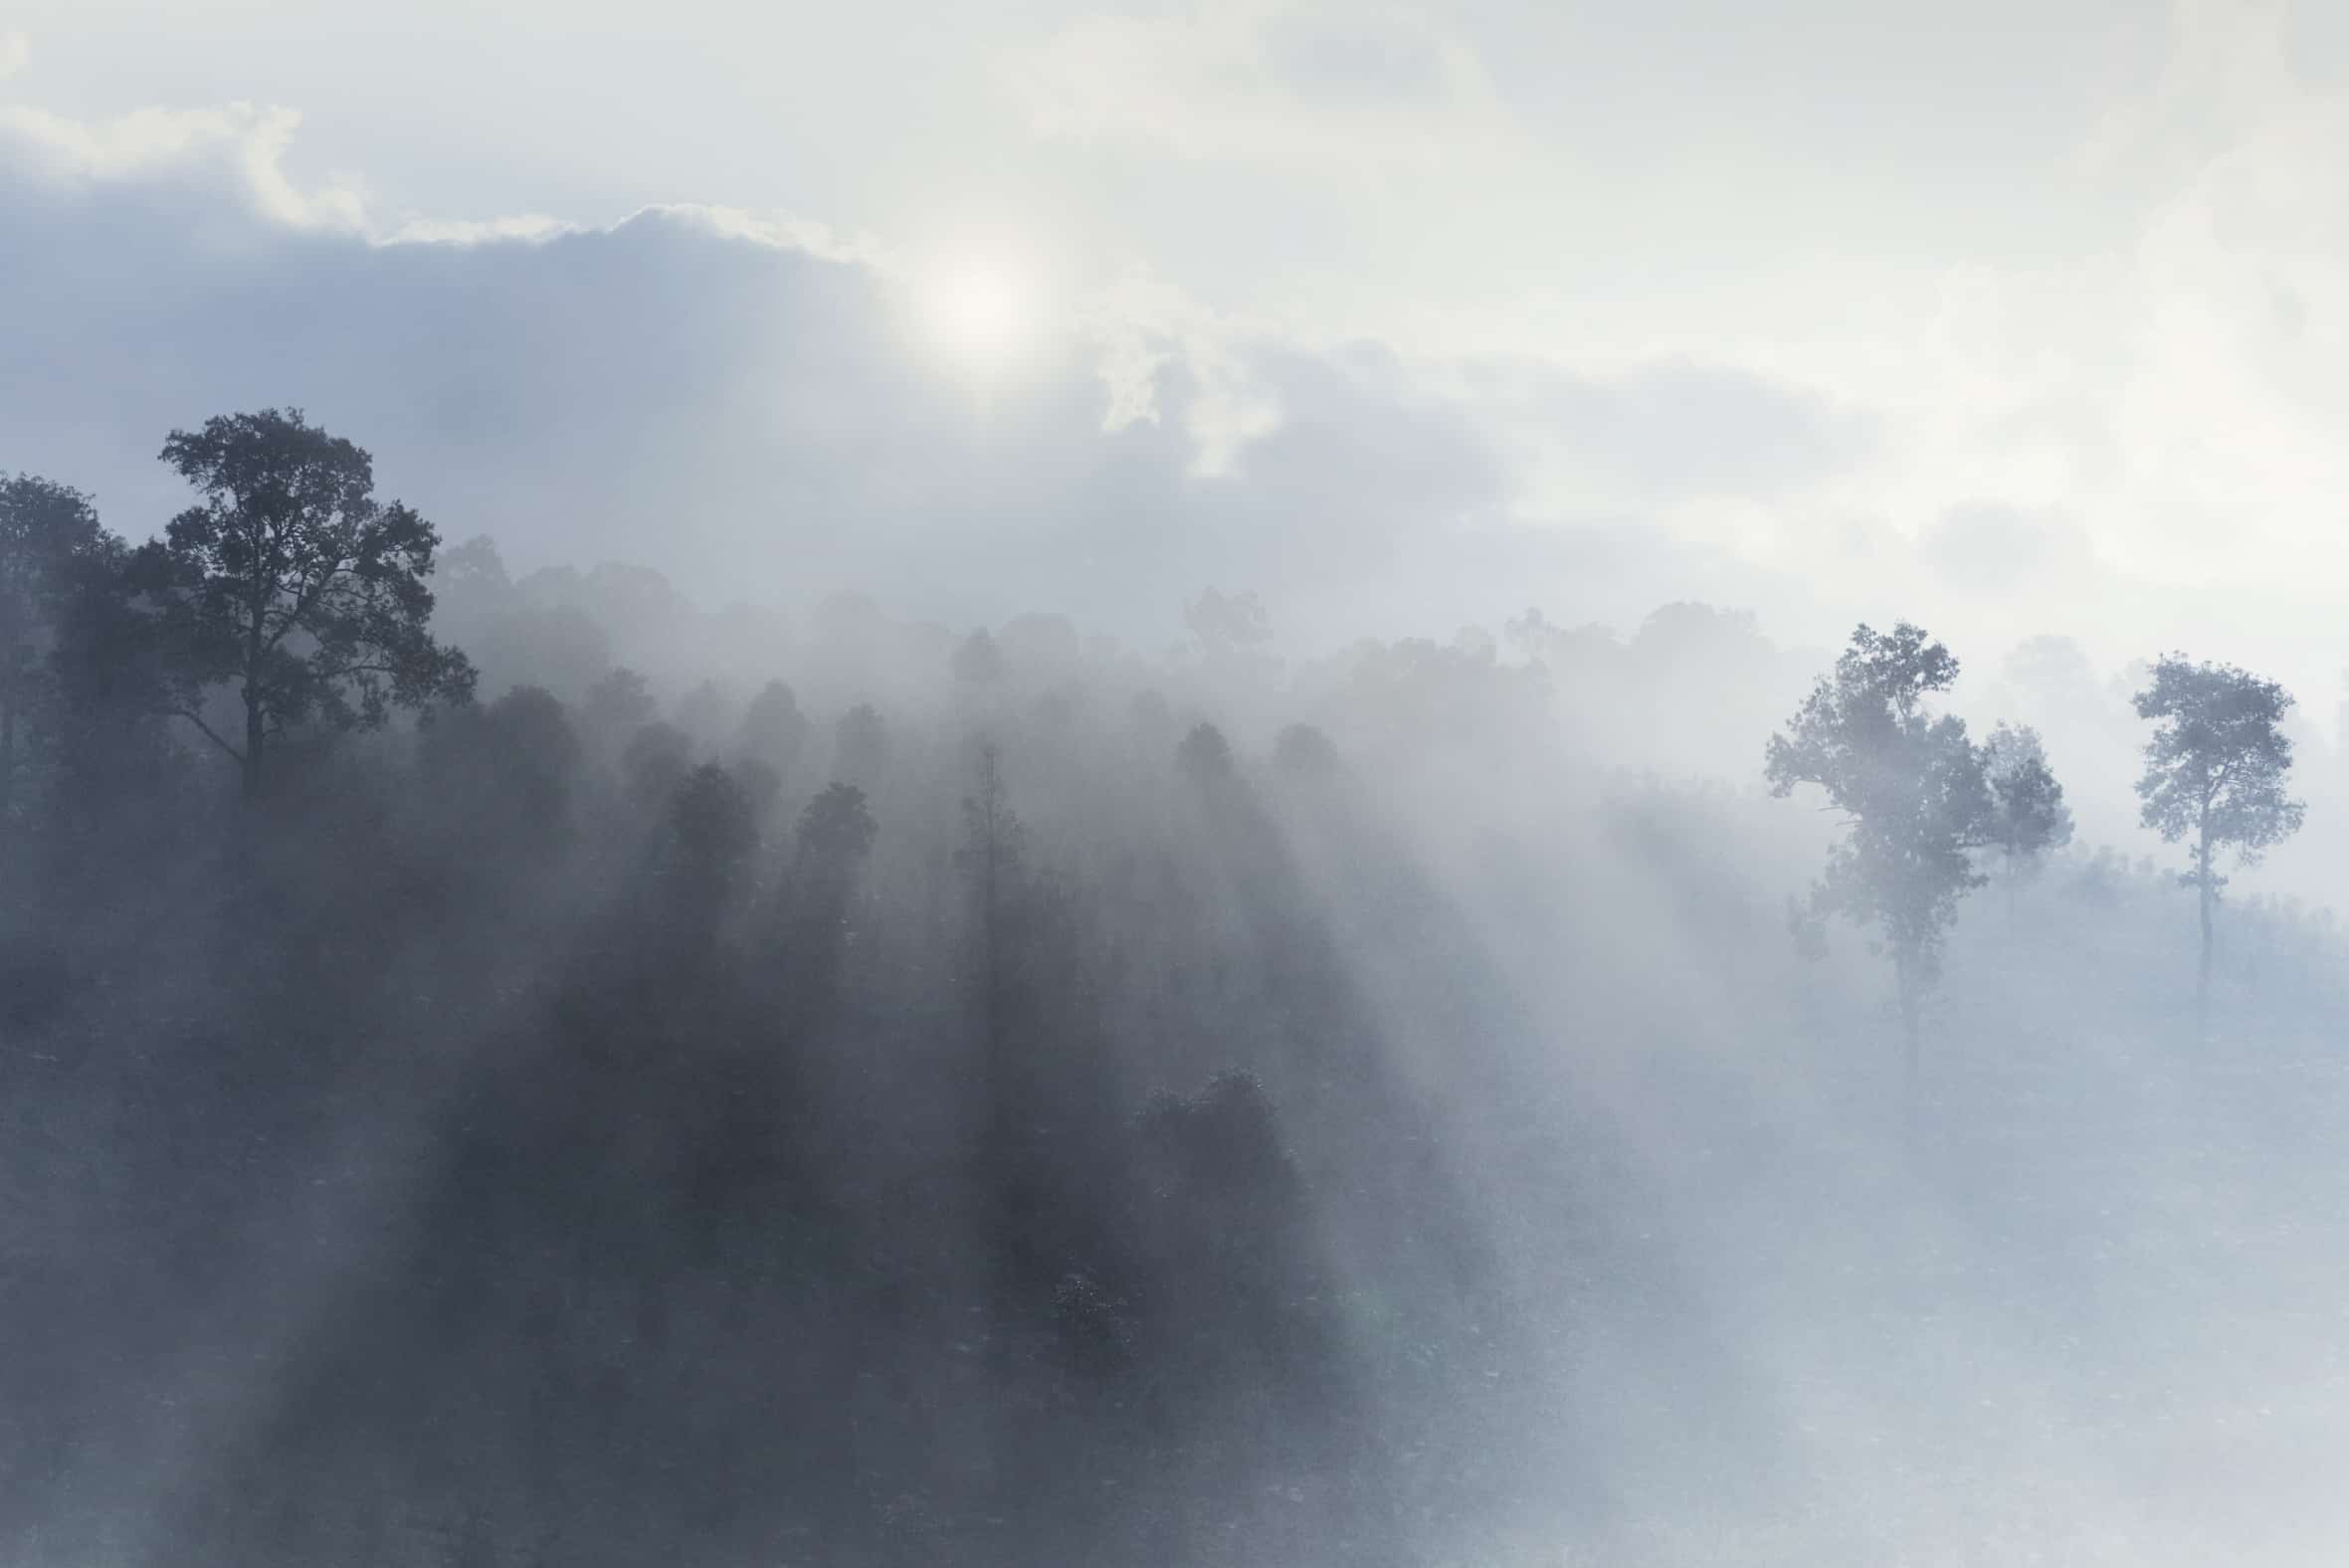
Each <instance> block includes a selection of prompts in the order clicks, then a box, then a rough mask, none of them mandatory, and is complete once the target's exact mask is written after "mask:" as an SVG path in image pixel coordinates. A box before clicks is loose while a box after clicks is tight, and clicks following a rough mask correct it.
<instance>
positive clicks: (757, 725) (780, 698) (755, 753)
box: [735, 681, 808, 773]
mask: <svg viewBox="0 0 2349 1568" xmlns="http://www.w3.org/2000/svg"><path fill="white" fill-rule="evenodd" d="M807 738H808V721H807V718H806V716H805V715H804V714H802V713H801V712H800V710H799V698H798V697H796V696H794V695H793V694H792V691H791V687H789V686H785V685H784V684H783V683H782V682H780V681H769V682H768V683H767V684H766V685H765V686H761V687H760V688H759V692H758V695H756V696H754V697H752V698H751V699H750V707H749V710H748V711H746V712H745V713H744V714H743V715H742V728H741V731H740V733H739V734H738V735H737V736H736V738H735V745H736V748H737V749H738V750H740V752H741V753H742V755H744V756H745V757H749V758H751V759H752V760H753V761H757V762H763V763H765V764H766V765H767V766H768V767H771V768H773V769H775V770H776V772H778V773H788V772H789V771H791V765H792V763H793V762H795V761H797V760H798V758H799V753H800V748H801V747H802V746H804V745H806V744H807Z"/></svg>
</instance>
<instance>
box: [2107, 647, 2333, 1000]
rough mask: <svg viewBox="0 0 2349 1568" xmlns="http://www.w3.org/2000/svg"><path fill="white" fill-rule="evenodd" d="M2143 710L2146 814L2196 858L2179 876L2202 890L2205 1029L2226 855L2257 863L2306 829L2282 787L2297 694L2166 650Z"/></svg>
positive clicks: (2200, 986)
mask: <svg viewBox="0 0 2349 1568" xmlns="http://www.w3.org/2000/svg"><path fill="white" fill-rule="evenodd" d="M2133 700H2134V702H2135V704H2136V708H2137V716H2138V717H2139V718H2146V719H2151V720H2153V722H2154V731H2153V738H2152V739H2151V740H2149V741H2147V742H2146V743H2145V772H2144V775H2143V776H2142V777H2140V778H2139V779H2138V780H2137V799H2138V801H2139V803H2140V804H2139V809H2138V818H2139V820H2140V821H2142V822H2143V823H2144V825H2145V826H2146V827H2148V828H2151V829H2153V830H2154V831H2155V832H2156V833H2158V834H2160V835H2161V836H2162V841H2163V842H2164V843H2166V844H2176V843H2178V842H2180V841H2181V840H2183V841H2185V843H2186V844H2187V845H2188V846H2189V847H2190V852H2191V854H2192V856H2193V862H2192V864H2191V865H2190V866H2189V867H2188V868H2187V869H2186V870H2185V871H2184V872H2182V873H2180V874H2179V879H2178V880H2179V881H2180V882H2183V883H2184V884H2185V885H2186V886H2189V887H2192V888H2193V889H2194V890H2195V903H2196V908H2197V910H2198V912H2199V913H2200V915H2201V918H2202V952H2201V958H2200V961H2199V963H2198V964H2197V966H2196V969H2195V983H2194V1011H2195V1020H2196V1024H2197V1027H2198V1028H2200V1027H2203V1026H2206V1025H2207V1024H2208V1022H2209V1017H2210V1001H2211V945H2212V918H2213V915H2214V913H2215V911H2216V909H2217V907H2218V902H2219V893H2220V889H2222V888H2223V887H2225V886H2226V885H2227V878H2226V877H2224V876H2222V875H2221V874H2220V872H2219V869H2218V861H2219V857H2220V856H2221V855H2223V854H2225V853H2226V852H2228V851H2230V850H2232V851H2233V852H2234V853H2235V859H2236V864H2237V865H2239V866H2255V865H2257V864H2258V862H2259V858H2260V856H2261V855H2262V854H2263V853H2264V852H2265V851H2266V850H2267V849H2268V848H2269V847H2270V846H2272V845H2275V844H2278V843H2280V842H2282V841H2283V840H2284V839H2287V838H2289V837H2290V836H2291V835H2292V834H2294V833H2296V832H2298V831H2299V828H2300V823H2301V820H2302V819H2303V818H2304V817H2305V816H2306V814H2307V808H2306V806H2305V805H2304V804H2303V803H2302V802H2300V801H2296V800H2293V799H2291V798H2290V797H2289V796H2288V795H2286V794H2285V793H2284V776H2285V775H2286V774H2287V773H2289V772H2290V771H2291V766H2292V742H2291V740H2290V738H2289V737H2288V736H2286V735H2285V734H2284V732H2283V718H2284V715H2285V714H2286V713H2288V712H2290V711H2291V707H2292V697H2291V693H2290V692H2288V691H2286V690H2284V688H2283V687H2282V686H2278V685H2277V684H2276V683H2274V682H2272V681H2262V680H2260V679H2259V678H2258V677H2256V676H2253V675H2251V674H2250V673H2249V672H2247V671H2244V670H2240V669H2238V668H2236V667H2235V666H2233V665H2214V664H2208V663H2205V664H2196V663H2193V662H2192V661H2190V660H2188V659H2187V658H2186V657H2185V656H2184V655H2183V654H2168V655H2164V656H2163V657H2162V658H2161V659H2160V660H2159V661H2158V662H2156V663H2155V665H2154V667H2153V677H2152V680H2151V682H2150V683H2149V684H2148V685H2147V686H2145V688H2144V689H2143V690H2141V691H2139V692H2137V693H2136V695H2135V697H2134V698H2133Z"/></svg>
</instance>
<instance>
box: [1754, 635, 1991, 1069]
mask: <svg viewBox="0 0 2349 1568" xmlns="http://www.w3.org/2000/svg"><path fill="white" fill-rule="evenodd" d="M1957 674H1958V662H1957V659H1956V656H1954V655H1953V654H1951V653H1950V651H1949V650H1948V649H1947V648H1945V647H1943V646H1942V645H1941V644H1939V643H1936V642H1932V641H1930V640H1929V639H1928V638H1927V636H1926V634H1925V633H1924V631H1923V630H1921V629H1920V628H1918V627H1915V626H1911V625H1909V624H1908V623H1906V622H1902V623H1900V624H1899V625H1898V626H1895V627H1894V628H1893V629H1892V630H1891V631H1890V632H1889V633H1879V632H1877V631H1875V630H1873V629H1872V628H1870V627H1867V626H1861V627H1860V628H1859V629H1858V630H1857V631H1855V632H1854V633H1853V634H1852V642H1851V645H1850V646H1849V647H1848V648H1846V649H1845V651H1844V653H1843V656H1842V657H1841V658H1839V659H1838V660H1837V661H1836V666H1835V669H1834V671H1833V672H1832V673H1830V674H1829V675H1826V676H1822V677H1821V678H1820V680H1819V682H1818V684H1817V685H1816V686H1814V687H1813V688H1812V691H1811V694H1810V695H1809V696H1808V697H1806V698H1804V700H1803V705H1802V706H1801V707H1800V708H1798V709H1797V710H1796V712H1795V715H1794V718H1793V720H1792V721H1791V722H1790V723H1789V725H1788V727H1787V730H1786V732H1785V733H1783V734H1777V735H1773V736H1771V737H1770V746H1769V752H1768V756H1767V761H1766V766H1765V776H1766V777H1767V778H1768V780H1769V783H1770V793H1771V794H1773V795H1777V796H1782V797H1783V796H1786V795H1790V794H1792V793H1793V792H1794V790H1795V788H1796V787H1797V786H1798V785H1812V786H1815V787H1817V788H1818V789H1820V790H1822V791H1824V792H1825V793H1826V795H1827V799H1828V804H1829V807H1830V808H1831V809H1832V810H1834V811H1836V812H1838V813H1840V814H1841V815H1842V817H1843V819H1844V837H1843V839H1842V842H1840V843H1838V844H1837V845H1835V846H1834V847H1833V848H1832V849H1831V850H1830V851H1829V852H1828V861H1827V871H1826V874H1825V875H1824V876H1823V877H1822V878H1821V879H1820V880H1819V882H1817V883H1816V884H1815V885H1814V886H1813V887H1812V889H1811V897H1810V905H1809V917H1810V918H1811V919H1812V920H1813V921H1820V920H1824V919H1825V918H1826V917H1827V916H1829V915H1841V916H1843V917H1844V918H1846V919H1848V920H1851V921H1853V922H1855V923H1857V924H1860V925H1870V926H1874V927H1875V928H1876V929H1877V930H1878V931H1880V932H1881V933H1882V937H1883V943H1884V947H1885V949H1886V950H1887V951H1888V953H1889V954H1890V957H1891V959H1892V973H1893V979H1894V982H1895V985H1896V987H1897V990H1898V994H1899V1002H1900V1025H1901V1032H1902V1035H1903V1037H1904V1039H1905V1041H1906V1044H1907V1072H1908V1079H1909V1086H1910V1089H1911V1091H1912V1092H1913V1090H1914V1087H1915V1080H1916V1065H1917V1026H1918V1013H1919V1009H1920V1007H1921V1006H1922V1003H1923V999H1924V995H1925V992H1926V991H1927V990H1928V989H1929V988H1930V987H1931V986H1932V984H1933V982H1934V981H1935V980H1936V979H1937V978H1938V977H1939V973H1940V959H1941V948H1942V944H1943V942H1944V940H1945V939H1946V937H1947V935H1948V931H1949V928H1950V926H1952V925H1953V924H1955V923H1956V921H1957V909H1958V901H1959V900H1960V899H1961V898H1963V897H1964V896H1965V895H1966V893H1967V892H1968V891H1970V890H1972V889H1973V888H1975V887H1977V886H1980V885H1981V883H1982V882H1983V878H1982V876H1981V875H1980V874H1979V873H1978V872H1976V871H1975V869H1974V862H1973V854H1972V852H1973V851H1974V850H1976V849H1978V848H1980V847H1982V846H1983V845H1985V844H1986V843H1988V842H1989V835H1990V831H1991V822H1992V815H1993V811H1994V806H1993V802H1992V798H1991V791H1990V784H1989V780H1988V779H1987V778H1986V777H1985V775H1984V770H1983V756H1982V752H1981V751H1980V749H1979V748H1977V747H1976V746H1975V745H1974V743H1973V742H1972V741H1970V740H1968V739H1967V738H1966V725H1965V720H1963V719H1961V718H1958V717H1955V716H1954V715H1951V714H1946V713H1945V714H1938V715H1936V714H1935V713H1933V712H1932V711H1931V710H1930V709H1929V708H1928V707H1927V705H1926V702H1925V699H1926V698H1927V697H1928V696H1931V695H1933V694H1934V693H1936V692H1942V691H1946V690H1948V689H1949V687H1950V685H1951V683H1952V682H1954V681H1956V679H1957Z"/></svg>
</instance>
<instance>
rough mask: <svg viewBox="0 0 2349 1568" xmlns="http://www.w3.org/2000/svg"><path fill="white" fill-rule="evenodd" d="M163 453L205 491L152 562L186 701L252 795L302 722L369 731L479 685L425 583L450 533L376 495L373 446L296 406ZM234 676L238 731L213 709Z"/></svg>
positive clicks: (229, 418)
mask: <svg viewBox="0 0 2349 1568" xmlns="http://www.w3.org/2000/svg"><path fill="white" fill-rule="evenodd" d="M162 458H163V461H164V462H165V463H168V464H169V465H171V467H172V468H173V469H175V470H177V471H178V473H179V475H180V477H181V478H183V479H185V480H186V481H187V482H188V483H189V484H190V485H193V486H194V487H195V488H196V490H198V491H199V492H200V493H201V495H202V496H203V499H202V500H201V502H199V503H198V504H197V505H194V506H191V507H189V508H188V509H187V510H185V511H183V512H181V513H180V514H179V515H178V516H176V517H174V518H173V519H172V520H171V522H170V525H169V527H168V528H167V529H166V530H165V534H164V537H163V539H162V540H161V541H159V542H158V543H157V544H156V545H153V546H150V547H149V551H148V552H147V554H146V558H145V566H146V569H147V575H146V577H145V580H144V584H143V585H144V586H147V587H149V588H150V589H151V590H152V591H154V592H155V593H156V594H157V596H158V597H159V599H160V601H161V603H162V605H163V622H164V625H165V627H166V628H167V631H168V636H169V642H170V646H171V649H172V652H173V657H174V670H173V682H172V687H173V707H174V710H175V711H176V712H177V713H178V714H179V715H180V716H182V717H184V718H186V719H188V720H189V721H190V722H191V723H193V724H194V725H195V726H196V728H197V729H199V730H200V731H202V733H203V734H204V736H205V737H206V738H207V739H209V740H211V741H212V742H213V743H214V744H215V745H217V746H218V747H219V748H220V749H221V750H222V751H224V752H226V753H227V754H228V755H229V756H230V757H232V758H234V759H235V760H236V762H237V764H238V767H239V769H240V771H241V773H242V775H243V780H244V787H245V793H246V795H247V796H248V797H250V796H252V795H254V794H256V793H258V792H259V790H260V788H261V785H262V781H263V778H264V773H265V761H266V758H267V755H268V752H269V748H270V745H271V743H272V742H273V741H275V740H276V739H277V738H278V737H279V736H280V735H282V734H284V733H285V732H286V730H287V729H289V728H291V727H292V726H294V725H296V724H304V723H318V724H323V725H325V726H327V727H329V728H334V729H350V728H372V727H375V726H377V725H380V724H381V723H382V722H383V721H384V719H385V718H386V717H387V716H388V713H389V710H390V709H391V708H392V707H393V706H402V707H421V706H424V705H425V704H428V703H431V702H436V701H463V700H466V699H467V698H469V697H470V696H471V695H472V692H473V685H474V671H473V667H472V665H471V664H470V663H468V661H467V660H466V658H465V656H464V655H463V654H461V653H459V652H457V651H456V650H454V649H444V648H442V647H441V646H440V645H439V644H438V643H436V642H435V641H434V640H433V636H432V632H431V630H430V622H431V619H432V608H433V596H432V590H431V589H430V588H429V587H427V586H426V585H425V579H426V578H428V577H430V576H431V575H432V569H433V552H434V550H435V549H436V548H437V547H438V546H439V544H440V535H439V533H438V532H437V531H436V530H435V529H434V528H433V525H432V524H431V523H429V522H427V521H425V520H424V518H423V517H421V516H419V515H417V513H416V512H415V511H414V510H412V509H411V508H409V507H407V506H405V505H403V504H401V503H400V502H398V501H393V502H391V503H389V504H386V503H384V502H382V501H379V500H377V499H376V498H375V470H374V463H373V460H372V459H370V458H369V457H368V456H367V454H366V453H365V452H363V451H361V450H360V449H359V448H358V447H356V446H353V445H352V444H351V443H350V442H349V441H346V440H344V439H342V438H340V437H337V436H331V435H328V434H327V433H326V432H325V431H323V430H320V429H319V428H318V427H316V426H314V425H312V424H310V423H308V422H307V421H306V420H304V419H303V418H302V415H301V411H300V410H298V409H296V410H294V411H293V412H291V413H284V412H280V411H279V410H277V409H264V410H262V411H261V412H260V413H258V414H230V415H223V416H219V417H217V418H214V419H210V420H207V421H205V423H204V426H203V428H202V429H201V430H196V431H185V430H177V431H173V432H172V433H171V437H170V439H169V440H168V441H166V442H165V443H164V444H163V452H162ZM218 686H234V687H235V688H236V691H237V695H238V699H239V702H240V704H241V706H242V707H243V709H244V734H243V737H242V742H241V743H240V742H239V741H238V740H235V739H231V738H230V737H228V736H225V735H222V734H220V733H219V732H218V731H216V730H215V729H213V727H212V725H211V723H210V721H209V720H208V718H207V717H206V714H205V697H206V695H207V693H208V692H210V691H211V690H212V689H213V688H215V687H218Z"/></svg>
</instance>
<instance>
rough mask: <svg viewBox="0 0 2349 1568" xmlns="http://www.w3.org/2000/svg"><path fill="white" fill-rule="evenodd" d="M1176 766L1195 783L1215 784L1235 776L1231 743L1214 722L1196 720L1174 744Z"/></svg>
mask: <svg viewBox="0 0 2349 1568" xmlns="http://www.w3.org/2000/svg"><path fill="white" fill-rule="evenodd" d="M1175 766H1176V767H1178V768H1180V769H1182V771H1183V776H1184V777H1185V778H1187V779H1189V780H1191V782H1193V783H1194V784H1215V783H1221V782H1222V781H1223V780H1225V779H1228V778H1230V777H1231V776H1232V771H1233V768H1232V743H1231V742H1230V741H1229V740H1226V739H1225V738H1224V732H1223V731H1222V730H1220V729H1218V728H1216V726H1215V725H1213V724H1194V725H1192V726H1191V732H1190V733H1189V734H1187V735H1185V736H1184V737H1183V739H1182V743H1181V744H1180V745H1178V746H1176V747H1175Z"/></svg>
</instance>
